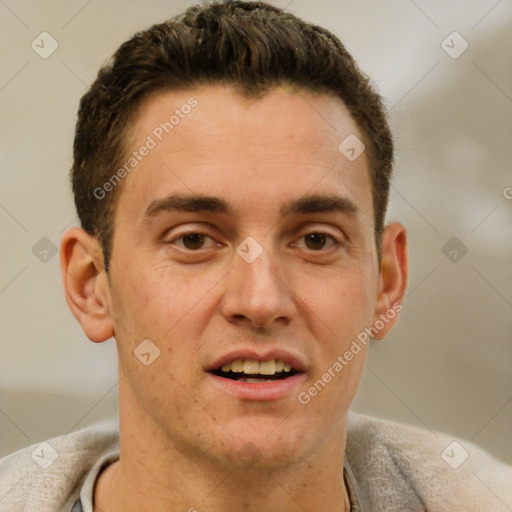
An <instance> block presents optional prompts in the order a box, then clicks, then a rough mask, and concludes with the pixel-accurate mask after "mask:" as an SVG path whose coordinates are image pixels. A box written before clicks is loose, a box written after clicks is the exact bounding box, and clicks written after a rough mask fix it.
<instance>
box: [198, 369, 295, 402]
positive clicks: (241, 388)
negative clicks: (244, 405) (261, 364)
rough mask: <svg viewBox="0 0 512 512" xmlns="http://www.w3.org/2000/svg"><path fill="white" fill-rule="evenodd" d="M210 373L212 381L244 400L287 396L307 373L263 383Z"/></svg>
mask: <svg viewBox="0 0 512 512" xmlns="http://www.w3.org/2000/svg"><path fill="white" fill-rule="evenodd" d="M208 375H209V376H210V378H211V380H212V383H213V384H214V385H216V386H217V387H219V388H220V389H221V390H222V391H223V392H225V393H227V394H228V395H231V396H233V397H235V398H240V399H242V400H253V401H260V402H265V401H271V400H279V399H280V398H285V397H286V396H288V395H290V394H291V393H292V392H293V391H294V390H295V389H297V387H298V386H299V385H300V383H301V381H302V379H304V375H305V374H304V373H296V374H295V375H292V376H291V377H287V378H286V379H282V380H276V381H274V382H261V383H259V382H255V383H250V382H239V381H237V380H231V379H225V378H224V377H219V376H218V375H215V374H213V373H209V374H208Z"/></svg>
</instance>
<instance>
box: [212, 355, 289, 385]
mask: <svg viewBox="0 0 512 512" xmlns="http://www.w3.org/2000/svg"><path fill="white" fill-rule="evenodd" d="M213 373H214V374H215V375H217V376H219V377H223V378H225V379H230V380H234V381H237V382H247V383H253V384H256V383H258V384H261V383H263V382H275V381H278V380H283V379H286V378H289V377H292V376H293V375H295V374H296V373H297V372H296V370H295V369H294V368H293V367H292V365H291V364H290V363H288V362H286V361H280V360H275V359H271V360H268V361H257V360H256V359H235V360H234V361H232V362H230V363H229V362H228V363H224V364H223V365H222V366H221V367H220V368H218V369H217V370H214V371H213Z"/></svg>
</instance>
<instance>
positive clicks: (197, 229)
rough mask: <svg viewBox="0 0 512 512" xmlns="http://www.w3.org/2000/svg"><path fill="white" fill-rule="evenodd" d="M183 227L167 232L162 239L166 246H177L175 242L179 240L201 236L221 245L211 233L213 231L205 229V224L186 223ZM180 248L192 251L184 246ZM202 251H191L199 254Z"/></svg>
mask: <svg viewBox="0 0 512 512" xmlns="http://www.w3.org/2000/svg"><path fill="white" fill-rule="evenodd" d="M191 224H192V225H191ZM182 226H183V227H182V229H180V227H181V226H175V227H173V228H170V229H168V230H166V231H165V233H164V234H163V235H162V237H161V239H162V241H163V242H164V243H166V244H175V242H176V241H177V240H180V239H182V238H183V237H185V236H187V235H194V234H200V235H203V236H204V237H205V238H209V239H210V240H212V241H213V242H214V243H215V244H217V245H220V244H221V243H220V242H219V241H218V240H217V239H216V237H215V236H214V235H213V234H212V233H211V231H212V230H211V229H208V228H205V225H204V224H202V225H197V226H194V225H193V223H186V224H183V225H182ZM185 226H187V227H185ZM171 233H172V235H171ZM180 247H181V248H182V249H184V250H187V251H191V250H190V249H187V248H186V247H183V246H180ZM200 250H201V249H198V250H196V251H191V252H198V251H200Z"/></svg>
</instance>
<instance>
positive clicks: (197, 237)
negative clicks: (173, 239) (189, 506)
mask: <svg viewBox="0 0 512 512" xmlns="http://www.w3.org/2000/svg"><path fill="white" fill-rule="evenodd" d="M203 244H204V235H202V234H201V233H191V234H190V235H185V236H184V237H183V245H184V246H185V247H186V248H187V249H200V248H201V247H202V245H203Z"/></svg>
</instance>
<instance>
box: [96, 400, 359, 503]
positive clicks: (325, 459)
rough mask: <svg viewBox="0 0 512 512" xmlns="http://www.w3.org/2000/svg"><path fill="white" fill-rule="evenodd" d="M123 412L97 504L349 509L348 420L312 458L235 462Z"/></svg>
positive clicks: (98, 493) (144, 419) (102, 479)
mask: <svg viewBox="0 0 512 512" xmlns="http://www.w3.org/2000/svg"><path fill="white" fill-rule="evenodd" d="M128 411H129V412H127V411H126V410H125V411H124V412H123V411H122V410H121V413H120V450H121V457H120V459H119V461H118V462H116V463H114V464H112V465H111V466H110V467H109V468H107V469H106V470H105V471H104V472H103V473H102V474H101V476H100V478H99V481H98V484H97V485H96V488H95V496H94V502H95V506H94V510H95V512H104V511H107V510H108V511H109V512H121V511H123V512H132V511H133V512H135V511H140V510H151V511H154V512H170V511H177V510H182V511H188V512H197V511H201V510H208V511H209V512H228V511H231V510H244V512H267V511H269V512H270V511H275V510H280V511H282V512H304V511H308V512H320V511H324V510H332V511H336V512H338V511H339V512H348V511H349V510H350V504H349V500H348V494H347V490H346V488H345V484H344V479H343V455H344V451H345V437H346V423H345V422H343V424H342V425H340V427H339V428H337V429H336V431H335V433H334V434H332V435H330V436H329V437H328V439H327V440H326V441H325V442H324V443H323V444H322V445H321V446H320V447H319V448H318V449H317V450H315V451H314V453H313V454H312V455H311V456H309V457H308V458H307V459H305V460H302V461H300V462H295V463H293V464H286V465H283V466H282V467H278V466H277V465H274V466H273V467H265V466H264V465H258V466H257V465H256V464H255V465H253V466H250V467H233V466H232V465H229V464H226V465H223V464H221V463H219V462H218V461H212V460H208V459H206V458H204V457H201V456H200V455H197V454H191V453H189V452H188V453H187V452H186V451H184V450H183V449H178V448H177V447H176V446H175V445H174V443H172V442H171V441H170V440H169V439H167V438H166V436H165V435H164V434H163V433H162V432H161V431H160V429H159V428H158V427H157V426H155V425H154V424H149V420H148V418H147V416H144V414H141V415H140V417H137V418H135V417H133V416H134V412H133V410H130V409H128Z"/></svg>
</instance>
